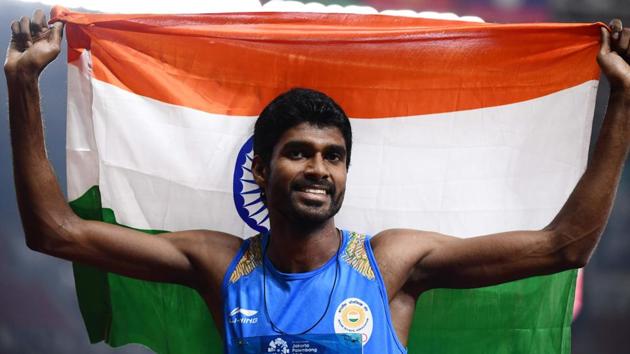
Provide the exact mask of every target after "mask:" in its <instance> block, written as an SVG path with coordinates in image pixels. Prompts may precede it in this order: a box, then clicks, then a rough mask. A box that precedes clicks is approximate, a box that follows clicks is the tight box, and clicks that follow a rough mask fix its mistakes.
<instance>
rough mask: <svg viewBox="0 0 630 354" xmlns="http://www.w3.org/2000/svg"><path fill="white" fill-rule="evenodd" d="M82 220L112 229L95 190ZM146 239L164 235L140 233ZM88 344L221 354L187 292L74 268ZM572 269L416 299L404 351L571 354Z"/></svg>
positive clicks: (81, 205)
mask: <svg viewBox="0 0 630 354" xmlns="http://www.w3.org/2000/svg"><path fill="white" fill-rule="evenodd" d="M70 205H71V206H72V208H73V209H74V210H75V212H76V213H77V214H78V215H79V216H81V217H82V218H85V219H90V220H101V221H105V222H109V223H112V224H117V222H116V218H115V215H114V213H113V211H112V210H111V209H104V208H102V205H101V201H100V193H99V189H98V187H96V186H95V187H92V188H91V189H90V190H89V191H88V192H86V193H85V194H84V195H83V196H81V197H80V198H79V199H77V200H75V201H73V202H71V203H70ZM141 231H144V232H147V233H150V234H157V233H161V232H164V231H155V230H141ZM74 271H75V282H76V287H77V295H78V298H79V306H80V308H81V313H82V314H83V319H84V321H85V325H86V327H87V330H88V333H89V336H90V340H91V341H92V342H93V343H94V342H98V341H101V340H104V341H106V342H107V343H109V344H110V345H112V346H114V347H116V346H120V345H124V344H127V343H141V344H144V345H146V346H148V347H149V348H151V349H153V350H154V351H156V352H158V353H172V354H188V353H222V351H223V349H222V343H221V339H220V336H219V334H218V332H217V330H216V329H215V327H214V323H213V321H212V319H211V316H210V314H209V312H208V309H207V307H206V305H205V303H204V302H203V300H202V299H201V297H200V296H199V295H198V294H197V293H196V292H195V291H193V290H191V289H188V288H185V287H182V286H179V285H172V284H161V283H154V282H147V281H141V280H135V279H130V278H127V277H123V276H119V275H116V274H112V273H106V272H102V271H99V270H96V269H94V268H92V267H87V266H83V265H79V264H75V265H74ZM575 277H576V271H574V270H572V271H567V272H563V273H558V274H554V275H550V276H544V277H534V278H529V279H525V280H520V281H516V282H511V283H508V284H503V285H498V286H493V287H487V288H481V289H474V290H445V289H439V290H433V291H430V292H427V293H425V294H423V295H422V296H421V298H420V300H419V301H418V304H417V310H416V313H415V315H414V321H413V325H412V328H411V331H410V335H409V353H422V354H444V353H466V354H488V353H493V354H504V353H505V354H507V353H510V354H530V353H536V354H546V353H550V354H551V353H553V354H558V353H560V354H569V353H570V352H571V318H572V317H571V316H572V308H573V296H574V291H575Z"/></svg>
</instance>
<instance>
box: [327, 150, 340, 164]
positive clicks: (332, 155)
mask: <svg viewBox="0 0 630 354" xmlns="http://www.w3.org/2000/svg"><path fill="white" fill-rule="evenodd" d="M341 159H342V156H341V154H340V153H338V152H329V153H327V154H326V160H328V161H332V162H339V161H341Z"/></svg>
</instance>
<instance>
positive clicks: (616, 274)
mask: <svg viewBox="0 0 630 354" xmlns="http://www.w3.org/2000/svg"><path fill="white" fill-rule="evenodd" d="M320 2H321V3H323V4H332V3H336V4H340V5H351V4H354V5H368V6H372V7H374V8H376V9H377V10H379V11H381V10H386V9H412V10H415V11H437V12H453V13H456V14H458V15H460V16H464V15H475V16H479V17H481V18H483V19H484V20H485V21H486V22H501V23H508V22H555V21H561V22H594V21H608V20H610V19H612V18H614V17H619V18H621V19H622V20H623V21H624V23H626V25H630V1H629V0H365V1H348V0H337V1H334V0H333V1H320ZM36 8H44V9H49V7H48V6H47V5H42V4H38V3H24V2H18V1H14V0H0V47H2V48H6V47H7V44H8V41H9V38H10V29H9V24H10V22H11V21H12V20H13V19H18V18H19V17H20V16H22V15H29V16H30V14H31V13H32V12H33V10H34V9H36ZM61 57H62V58H64V57H65V53H62V54H61ZM2 75H3V76H4V73H3V74H2ZM2 81H4V77H3V80H2ZM40 84H41V87H42V106H43V112H44V116H45V120H46V139H47V144H48V155H49V157H50V159H51V161H52V163H53V165H54V168H55V170H56V171H57V175H58V177H59V180H60V182H61V185H62V186H63V188H64V189H65V184H66V175H65V149H64V147H65V116H66V67H65V61H64V60H63V59H62V60H57V61H55V62H54V63H52V64H51V65H50V66H49V67H48V68H47V69H46V72H45V74H44V75H43V76H42V79H41V81H40ZM607 96H608V83H607V82H606V81H605V79H602V81H601V82H600V91H599V93H598V104H597V108H596V112H595V127H594V132H597V131H598V129H599V126H600V124H601V120H602V117H603V113H604V109H605V105H606V99H607ZM0 97H1V99H0V114H2V117H3V118H2V119H0V217H1V218H2V222H0V354H2V353H148V352H149V351H148V350H146V349H145V348H143V347H141V346H138V345H127V346H124V347H122V348H118V349H112V348H110V347H108V346H107V345H104V344H103V343H100V344H97V345H91V344H89V341H88V337H87V333H86V331H85V328H84V326H83V321H82V319H81V315H80V313H79V310H78V305H77V300H76V296H75V293H74V280H73V275H72V267H71V265H70V263H69V262H65V261H60V260H57V259H54V258H52V257H48V256H44V255H41V254H38V253H35V252H32V251H29V250H28V249H27V248H26V245H25V244H24V240H23V231H22V227H21V225H20V221H19V215H18V212H17V205H16V201H15V191H14V187H13V175H12V171H11V156H10V144H9V128H8V120H7V118H6V116H7V114H8V108H7V94H6V85H4V84H2V85H0ZM629 170H630V165H626V169H625V172H624V176H623V180H622V183H621V186H620V187H619V190H618V193H617V201H616V205H615V208H614V210H613V213H612V215H611V218H610V221H609V223H608V228H607V229H606V233H605V235H604V237H603V239H602V241H601V242H600V244H599V246H598V248H597V250H596V251H595V254H594V255H593V258H592V259H591V261H590V263H589V264H588V266H587V267H586V268H585V271H584V293H583V307H582V310H581V313H580V314H579V316H578V317H577V319H576V320H575V322H574V325H573V353H575V354H620V353H630V171H629ZM532 354H536V353H532Z"/></svg>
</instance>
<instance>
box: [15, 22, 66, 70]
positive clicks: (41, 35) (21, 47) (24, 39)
mask: <svg viewBox="0 0 630 354" xmlns="http://www.w3.org/2000/svg"><path fill="white" fill-rule="evenodd" d="M11 32H12V35H11V43H10V44H9V48H8V49H7V57H6V60H5V62H4V72H5V74H6V76H7V79H9V78H15V77H16V76H19V75H26V76H35V77H37V76H39V74H40V73H41V72H42V70H44V68H45V67H46V65H48V63H50V62H51V61H53V60H54V59H55V58H56V57H57V55H59V51H60V49H61V37H62V34H63V23H62V22H55V23H54V24H53V25H52V26H50V27H49V26H48V23H47V22H46V15H45V14H44V12H43V11H42V10H36V11H35V13H33V17H32V18H28V17H26V16H24V17H22V18H21V19H20V20H19V21H13V23H11Z"/></svg>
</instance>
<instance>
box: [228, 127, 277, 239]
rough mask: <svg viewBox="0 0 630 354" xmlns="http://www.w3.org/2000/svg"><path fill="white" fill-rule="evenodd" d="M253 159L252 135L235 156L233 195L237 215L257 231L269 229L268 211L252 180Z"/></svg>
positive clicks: (258, 188) (261, 231) (258, 189)
mask: <svg viewBox="0 0 630 354" xmlns="http://www.w3.org/2000/svg"><path fill="white" fill-rule="evenodd" d="M253 159H254V137H253V136H251V137H250V138H249V139H247V141H246V142H245V144H244V145H243V147H241V150H240V151H239V152H238V155H237V157H236V163H235V165H234V183H233V196H234V206H235V207H236V211H237V212H238V215H239V216H240V217H241V219H243V221H245V223H246V224H247V225H248V226H249V227H251V228H252V229H254V230H255V231H257V232H260V233H265V232H267V231H268V230H269V220H268V219H269V212H268V211H267V207H266V206H265V204H264V203H263V201H262V198H261V196H260V187H258V185H257V184H256V182H255V181H254V175H253V174H252V160H253Z"/></svg>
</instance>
